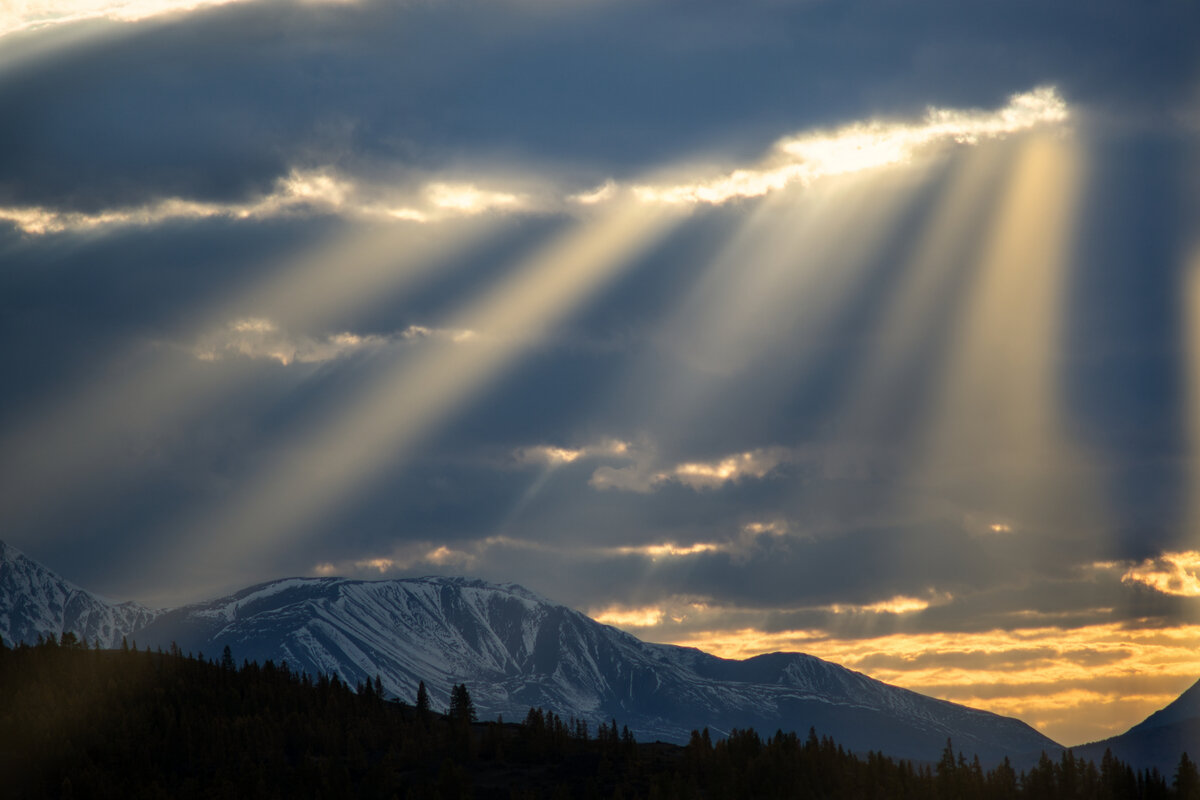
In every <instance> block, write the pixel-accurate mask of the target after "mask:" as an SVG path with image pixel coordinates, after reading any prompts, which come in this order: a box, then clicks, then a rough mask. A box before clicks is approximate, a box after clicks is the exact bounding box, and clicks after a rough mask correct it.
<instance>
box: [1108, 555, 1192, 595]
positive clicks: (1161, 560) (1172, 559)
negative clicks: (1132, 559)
mask: <svg viewBox="0 0 1200 800" xmlns="http://www.w3.org/2000/svg"><path fill="white" fill-rule="evenodd" d="M1121 581H1122V582H1123V583H1128V584H1141V585H1143V586H1149V587H1150V588H1151V589H1154V590H1155V591H1158V592H1161V593H1163V594H1167V595H1175V596H1177V597H1200V552H1197V551H1195V550H1185V551H1182V552H1176V553H1163V554H1162V555H1160V556H1158V557H1157V558H1148V559H1146V560H1145V561H1143V562H1142V563H1140V564H1137V565H1136V566H1133V567H1130V568H1129V569H1128V570H1126V571H1125V574H1123V575H1122V576H1121Z"/></svg>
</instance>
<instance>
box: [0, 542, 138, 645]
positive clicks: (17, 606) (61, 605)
mask: <svg viewBox="0 0 1200 800" xmlns="http://www.w3.org/2000/svg"><path fill="white" fill-rule="evenodd" d="M161 613H162V612H161V611H156V610H154V609H149V608H146V607H145V606H143V605H140V604H138V603H133V602H125V603H117V602H114V601H111V600H107V599H105V598H103V597H100V596H98V595H95V594H93V593H91V592H89V591H87V590H86V589H81V588H80V587H78V586H76V585H75V584H73V583H71V582H70V581H67V580H65V579H63V578H62V577H60V576H58V575H56V574H55V573H53V572H51V571H50V570H48V569H46V568H45V567H43V566H42V565H41V564H39V563H38V562H36V561H34V560H33V559H31V558H29V557H28V556H26V555H25V554H24V553H22V552H21V551H19V550H17V549H16V548H15V547H12V546H10V545H7V544H5V543H4V542H2V541H0V637H3V639H4V641H6V642H22V641H23V642H33V641H35V640H36V639H37V637H38V636H39V635H41V636H50V635H53V636H61V635H62V634H63V633H64V632H66V631H71V632H72V633H74V634H75V635H76V636H78V637H80V638H81V639H86V640H87V641H88V642H89V643H94V642H97V641H98V642H100V646H101V647H118V646H120V644H121V637H122V636H127V635H129V634H131V633H133V632H134V631H136V630H139V629H140V628H143V627H145V626H146V625H148V624H149V623H150V622H151V621H152V620H153V619H154V618H155V617H156V616H158V615H159V614H161Z"/></svg>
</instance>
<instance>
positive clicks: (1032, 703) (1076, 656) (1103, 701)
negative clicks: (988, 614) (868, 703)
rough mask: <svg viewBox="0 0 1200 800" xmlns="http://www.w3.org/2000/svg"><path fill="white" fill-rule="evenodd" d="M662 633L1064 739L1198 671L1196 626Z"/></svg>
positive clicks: (1096, 732) (1116, 719)
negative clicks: (821, 664)
mask: <svg viewBox="0 0 1200 800" xmlns="http://www.w3.org/2000/svg"><path fill="white" fill-rule="evenodd" d="M663 632H664V633H666V632H667V631H665V630H664V631H663ZM636 633H638V635H641V636H647V635H652V632H648V631H645V630H639V631H637V632H636ZM656 640H658V641H664V642H667V643H669V644H675V645H680V646H684V647H696V648H699V649H700V650H703V651H705V652H708V653H712V654H713V655H716V656H719V657H721V658H732V659H745V658H750V657H752V656H756V655H762V654H764V653H772V652H802V653H807V654H809V655H813V656H816V657H818V658H822V659H825V660H827V661H831V662H833V663H836V664H841V665H842V666H845V667H848V668H850V669H854V670H857V671H860V672H863V673H865V674H867V675H870V676H871V677H872V678H875V679H877V680H881V681H883V682H885V683H890V684H893V685H896V686H902V687H904V688H906V689H912V690H913V691H916V692H920V693H922V694H926V695H929V696H932V697H938V698H941V699H944V700H949V701H951V702H955V703H962V704H964V705H969V706H972V707H975V708H980V709H983V710H986V711H993V712H995V713H997V714H1004V715H1007V716H1016V717H1018V718H1020V719H1022V720H1024V721H1025V722H1028V723H1029V724H1031V725H1033V726H1034V727H1035V728H1037V729H1038V730H1040V731H1041V732H1042V733H1044V734H1046V735H1047V736H1049V737H1050V738H1052V739H1054V740H1055V741H1058V742H1060V743H1062V744H1065V745H1068V746H1070V745H1077V744H1081V743H1084V742H1088V741H1096V740H1098V739H1104V738H1107V737H1109V736H1113V735H1116V734H1118V733H1122V732H1124V731H1125V730H1127V729H1128V728H1129V727H1131V726H1132V725H1134V724H1136V723H1138V722H1140V721H1141V720H1142V719H1144V718H1145V717H1146V716H1148V715H1149V714H1151V713H1152V712H1154V711H1156V710H1157V709H1159V708H1161V707H1163V706H1165V705H1167V704H1168V703H1170V702H1171V701H1172V700H1174V699H1175V698H1176V697H1177V696H1178V695H1179V694H1180V693H1181V692H1182V691H1183V690H1184V689H1186V688H1187V687H1188V686H1190V685H1191V684H1192V683H1194V682H1195V681H1196V678H1197V676H1198V675H1200V625H1180V626H1176V627H1173V628H1147V629H1142V630H1137V629H1129V628H1126V627H1124V626H1122V625H1119V624H1116V623H1113V624H1104V625H1092V626H1086V627H1082V628H1076V629H1063V628H1057V627H1036V628H1023V629H1016V630H1008V631H1005V630H994V631H986V632H939V633H903V634H892V635H887V636H879V637H874V638H864V639H840V638H837V637H835V636H832V635H830V634H829V633H827V632H825V631H820V630H790V631H779V632H767V631H763V630H760V629H756V628H741V629H725V630H708V631H697V632H694V633H690V634H688V635H684V636H679V637H671V636H667V637H658V638H657V639H656Z"/></svg>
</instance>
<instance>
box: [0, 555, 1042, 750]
mask: <svg viewBox="0 0 1200 800" xmlns="http://www.w3.org/2000/svg"><path fill="white" fill-rule="evenodd" d="M14 553H16V551H14V550H12V548H7V549H6V550H4V551H0V554H2V555H3V558H2V559H0V591H2V594H0V635H4V637H5V639H6V641H10V642H11V641H14V640H22V639H24V640H26V641H29V640H30V638H31V637H33V636H35V635H36V633H38V632H40V633H43V634H47V633H55V634H56V635H57V634H58V633H60V632H61V631H62V630H73V629H74V630H77V632H87V631H91V630H93V629H95V628H97V624H99V623H100V622H102V623H103V624H102V625H101V626H100V627H101V628H102V630H103V632H104V633H105V635H103V636H99V638H100V641H101V644H103V645H105V646H110V647H111V646H116V645H119V643H120V638H121V636H123V635H127V636H130V637H132V636H133V635H134V634H136V636H137V640H138V644H139V645H144V644H150V645H152V646H153V645H161V646H163V647H166V646H168V645H169V644H170V643H172V642H175V643H177V644H178V645H179V646H180V647H181V648H182V649H183V650H184V651H191V652H203V653H206V654H207V655H208V656H209V657H212V656H215V655H216V654H218V653H220V652H221V651H222V650H223V648H224V647H225V646H228V647H229V648H230V649H231V651H232V652H233V654H234V657H235V658H236V659H237V660H238V661H241V660H242V659H249V660H256V661H259V662H263V661H266V660H268V659H270V660H273V661H274V662H275V663H277V664H278V663H281V662H283V661H286V662H287V663H288V665H289V667H290V668H292V669H294V670H303V671H306V672H309V673H311V674H318V673H326V674H332V675H337V676H338V677H339V678H340V679H342V680H344V681H346V682H347V683H349V684H350V685H355V684H357V683H358V682H360V681H368V680H373V679H374V678H375V676H376V675H378V676H379V677H380V679H381V681H382V683H383V686H384V689H385V692H387V693H388V694H391V695H393V696H396V697H398V698H399V699H401V700H405V701H409V702H411V701H412V699H413V698H414V697H415V695H416V688H417V684H418V682H420V681H424V682H425V684H426V686H427V688H428V689H429V692H430V694H431V697H432V699H433V702H434V705H435V707H438V706H441V707H444V706H445V705H446V704H447V702H448V697H449V692H450V689H451V687H452V686H453V685H454V684H456V683H466V684H467V685H468V687H469V688H470V691H471V695H472V698H473V699H474V701H475V704H476V706H477V707H478V709H479V712H480V714H481V716H482V717H484V718H494V717H495V716H496V715H497V714H502V715H503V716H504V718H505V719H508V720H520V719H523V718H524V716H525V714H526V712H527V711H528V710H529V708H530V707H532V706H538V707H544V708H547V709H551V710H553V711H555V712H556V713H558V714H559V715H561V716H563V717H564V718H569V717H576V718H579V719H584V720H586V721H588V722H589V724H592V725H595V724H597V723H599V722H601V721H608V720H610V719H616V720H618V722H619V723H621V724H624V725H628V726H629V728H630V729H631V730H632V731H633V733H634V735H635V736H637V737H638V738H639V739H644V740H652V739H663V740H666V741H673V742H682V741H686V740H687V738H688V736H689V734H690V732H691V731H692V730H693V729H700V728H703V727H709V728H710V729H712V730H713V732H714V733H716V734H717V735H720V734H723V733H725V732H728V731H729V730H730V729H732V728H735V727H737V728H747V727H753V728H755V729H757V730H759V731H760V732H762V733H764V734H770V733H774V732H775V731H776V730H777V729H783V730H794V731H797V732H798V733H799V734H800V735H805V734H806V733H807V732H808V730H809V728H810V727H811V728H815V729H816V730H817V731H818V733H819V734H821V735H830V736H832V737H833V738H834V739H835V740H837V741H838V743H839V744H842V745H844V746H846V747H848V748H850V749H852V750H856V751H860V752H863V751H866V750H877V751H881V752H886V753H889V754H891V755H894V756H898V757H904V758H915V759H921V760H936V759H937V758H938V756H939V755H940V753H941V750H942V748H944V746H945V743H946V739H947V738H952V739H953V741H954V744H955V747H956V748H957V749H960V750H962V751H964V752H967V753H978V754H979V756H980V757H981V759H983V760H984V761H985V762H994V761H997V760H999V759H1000V758H1002V757H1003V756H1004V755H1006V754H1019V753H1026V752H1038V751H1040V750H1042V749H1046V750H1047V751H1056V750H1057V749H1058V746H1057V745H1056V744H1055V743H1054V742H1052V741H1051V740H1050V739H1047V738H1046V737H1045V736H1042V735H1041V734H1039V733H1038V732H1037V731H1035V730H1034V729H1033V728H1031V727H1030V726H1028V725H1026V724H1025V723H1023V722H1020V721H1019V720H1015V719H1011V718H1008V717H1002V716H999V715H996V714H992V713H989V712H985V711H979V710H976V709H972V708H967V707H965V706H960V705H956V704H954V703H949V702H946V701H942V700H936V699H934V698H930V697H926V696H924V695H920V694H917V693H915V692H911V691H908V690H906V689H901V688H899V687H895V686H890V685H887V684H884V683H882V682H880V681H876V680H874V679H872V678H869V677H868V676H866V675H863V674H861V673H857V672H854V671H852V670H849V669H846V668H844V667H840V666H838V665H836V664H832V663H829V662H826V661H822V660H821V659H818V658H815V657H813V656H809V655H804V654H800V653H771V654H767V655H761V656H757V657H754V658H750V659H746V660H744V661H733V660H728V659H721V658H717V657H716V656H712V655H709V654H707V653H704V652H701V651H699V650H696V649H693V648H685V647H677V646H673V645H664V644H649V643H646V642H642V641H640V640H639V639H637V638H635V637H634V636H631V635H630V634H628V633H625V632H623V631H620V630H617V629H615V628H611V627H609V626H606V625H602V624H600V623H598V622H596V621H594V620H592V619H590V618H588V617H587V616H585V615H583V614H581V613H580V612H578V611H575V610H573V609H570V608H567V607H566V606H562V605H557V604H554V603H552V602H550V601H548V600H546V599H545V598H542V597H540V596H538V595H537V594H535V593H533V592H530V591H528V590H527V589H524V588H522V587H519V586H517V585H514V584H490V583H486V582H484V581H480V580H475V579H468V578H441V577H427V578H418V579H410V580H377V581H362V580H350V579H345V578H288V579H284V580H279V581H271V582H267V583H262V584H258V585H255V586H251V587H248V588H246V589H243V590H241V591H238V592H235V593H233V594H231V595H229V596H227V597H222V598H218V599H214V600H210V601H206V602H202V603H196V604H193V605H189V606H184V607H182V608H177V609H173V610H170V611H164V612H154V611H150V610H148V609H145V608H143V607H141V606H138V605H137V604H120V605H113V604H105V603H104V602H103V601H100V600H98V599H96V598H94V597H92V596H90V595H88V594H87V593H86V592H84V590H82V589H79V588H78V587H73V586H71V585H70V584H68V583H67V582H65V581H62V580H61V579H59V578H57V576H54V575H53V573H51V572H50V571H49V570H46V569H45V568H44V567H41V566H40V565H37V564H36V562H33V561H31V560H30V559H27V558H25V557H24V556H20V555H19V554H16V556H14V555H13V554H14ZM64 597H65V598H67V602H64V601H63V598H64ZM75 606H78V607H80V608H85V607H86V608H87V609H88V611H87V613H85V614H75V613H70V614H68V613H66V611H65V610H64V609H66V608H68V607H71V608H73V607H75ZM75 624H79V625H82V626H83V627H81V628H78V629H76V628H73V627H72V625H75ZM39 626H41V627H40V628H39ZM89 626H90V627H89ZM92 638H93V636H92V635H91V634H90V633H88V639H89V641H91V640H92Z"/></svg>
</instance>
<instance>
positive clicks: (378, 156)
mask: <svg viewBox="0 0 1200 800" xmlns="http://www.w3.org/2000/svg"><path fill="white" fill-rule="evenodd" d="M105 30H106V33H108V29H105ZM112 30H114V31H115V33H111V34H110V35H107V36H105V37H96V38H95V39H94V40H93V41H92V43H90V44H89V43H85V44H81V45H78V46H76V47H73V48H69V49H64V50H63V51H62V52H60V53H56V54H55V56H56V57H54V58H36V57H27V58H26V59H23V60H16V62H15V63H9V64H6V65H4V67H3V71H2V72H0V108H3V109H4V112H5V118H6V119H7V120H9V123H10V124H8V125H6V126H5V127H4V130H3V133H2V134H0V175H3V176H4V178H3V180H2V181H0V197H2V198H3V199H4V201H5V202H8V203H25V204H50V205H55V206H64V207H70V208H76V209H86V210H95V209H97V208H101V207H106V206H112V205H121V204H136V203H138V202H141V201H144V200H146V199H148V198H154V197H163V196H174V195H179V196H185V197H192V198H201V199H213V200H229V199H233V198H245V197H248V196H252V195H254V194H256V193H262V192H265V191H268V190H269V188H270V186H271V183H272V181H273V180H274V179H276V178H278V177H280V176H281V175H284V174H286V173H287V170H288V169H289V168H290V167H292V166H296V165H306V164H313V163H315V164H330V163H335V164H339V165H341V166H343V167H344V168H347V169H350V170H354V169H369V168H370V166H369V165H372V164H378V163H386V164H391V165H393V168H395V167H401V168H420V167H432V166H443V167H444V166H446V165H449V164H455V163H464V162H465V163H470V162H472V161H476V162H478V161H484V162H487V161H495V160H499V159H505V160H509V161H511V160H513V159H518V160H527V159H538V160H543V161H545V162H549V163H558V164H562V165H564V166H565V167H566V168H568V169H582V170H583V173H584V174H591V175H593V176H598V177H603V175H604V174H605V173H606V172H607V173H615V174H618V175H619V174H627V173H628V172H629V171H630V170H631V169H637V168H641V167H646V166H653V165H658V164H661V163H664V162H670V161H672V160H675V159H678V158H680V157H681V156H683V157H687V156H690V155H693V154H696V155H699V154H703V153H706V152H709V153H723V154H725V155H726V156H730V155H733V156H740V157H746V156H753V155H755V154H757V153H758V152H761V151H762V150H763V149H764V148H765V147H766V146H767V145H769V143H770V142H772V141H773V140H775V139H776V138H778V137H779V136H780V135H782V134H784V133H786V132H788V131H791V130H795V129H800V128H805V127H811V126H813V125H836V124H840V123H842V122H844V121H846V120H848V119H861V118H864V117H869V116H872V115H874V114H879V113H885V114H886V113H893V114H905V115H908V114H912V113H913V112H914V111H919V110H920V109H922V108H924V106H926V105H927V104H936V105H957V106H964V105H965V106H972V105H975V106H994V105H996V104H998V103H999V102H1001V101H1002V100H1003V99H1004V98H1005V97H1006V96H1007V95H1009V94H1011V93H1012V92H1013V91H1018V90H1021V89H1026V88H1029V87H1031V86H1033V85H1037V84H1044V83H1058V84H1059V85H1060V87H1061V89H1062V91H1063V92H1064V94H1065V95H1066V96H1067V97H1068V98H1069V99H1071V100H1072V102H1078V103H1080V104H1082V105H1084V106H1096V107H1098V108H1099V109H1100V110H1101V113H1102V114H1107V115H1108V116H1110V117H1112V118H1119V119H1122V120H1130V119H1137V120H1143V119H1148V118H1150V119H1154V120H1156V121H1161V119H1162V118H1163V117H1164V115H1166V114H1167V110H1168V109H1171V108H1176V107H1178V106H1179V105H1180V104H1181V103H1182V102H1184V100H1185V99H1186V98H1187V97H1188V96H1189V95H1187V93H1188V92H1190V91H1192V82H1193V81H1194V80H1195V78H1196V71H1195V68H1194V67H1195V58H1194V56H1193V55H1192V49H1191V47H1190V45H1191V43H1192V42H1194V38H1195V37H1194V33H1195V30H1196V20H1195V19H1194V14H1191V13H1190V11H1189V9H1187V8H1186V7H1185V6H1182V5H1180V4H1177V3H1157V4H1154V5H1153V6H1152V7H1147V8H1145V9H1138V10H1137V11H1133V10H1130V9H1129V8H1128V7H1127V6H1126V5H1124V4H1120V3H1107V4H1056V5H1054V6H1046V5H1045V4H1041V3H998V2H997V3H985V4H972V5H971V6H970V7H965V6H962V5H961V4H955V3H941V2H936V3H935V2H929V3H923V4H920V5H915V6H914V5H912V4H895V3H775V2H763V3H759V4H756V5H755V6H754V8H753V9H751V8H747V7H744V6H740V7H738V8H737V9H734V8H730V7H727V6H725V5H723V4H718V3H711V4H704V6H703V8H695V7H693V8H691V9H690V10H689V11H688V12H686V13H682V12H681V9H680V8H678V7H676V6H675V5H674V4H672V3H666V2H662V3H651V4H646V3H626V2H614V3H592V4H585V5H582V6H579V7H576V8H571V9H560V8H549V7H547V6H545V5H544V4H523V3H515V4H506V3H500V4H492V3H457V2H448V3H423V4H393V3H384V2H365V3H362V4H347V5H342V4H333V5H324V4H289V3H281V2H279V3H277V2H260V3H245V4H234V5H231V6H227V7H220V8H211V9H202V10H200V11H198V12H195V13H191V14H185V15H181V16H179V17H175V18H165V20H164V21H147V22H142V23H138V24H136V25H114V26H113V27H112ZM30 49H32V48H30Z"/></svg>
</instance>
